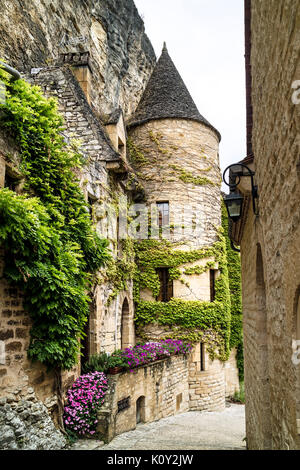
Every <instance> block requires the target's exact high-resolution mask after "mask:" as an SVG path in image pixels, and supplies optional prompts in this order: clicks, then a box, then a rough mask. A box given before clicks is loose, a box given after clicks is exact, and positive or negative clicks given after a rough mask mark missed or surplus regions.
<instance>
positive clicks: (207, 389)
mask: <svg viewBox="0 0 300 470" xmlns="http://www.w3.org/2000/svg"><path fill="white" fill-rule="evenodd" d="M200 348H201V346H200V344H198V345H197V346H195V348H194V349H193V351H192V354H191V356H190V362H189V379H188V380H189V407H190V410H191V411H222V410H223V409H224V408H225V373H224V363H222V362H220V361H219V360H218V359H215V360H214V361H212V360H211V359H210V358H209V357H208V354H207V351H206V350H204V358H203V359H202V366H203V367H201V360H200V357H201V350H200ZM202 368H203V369H204V370H201V369H202Z"/></svg>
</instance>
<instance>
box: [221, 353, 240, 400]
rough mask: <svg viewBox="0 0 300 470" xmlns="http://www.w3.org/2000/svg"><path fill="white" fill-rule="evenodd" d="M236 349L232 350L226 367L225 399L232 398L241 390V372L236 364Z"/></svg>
mask: <svg viewBox="0 0 300 470" xmlns="http://www.w3.org/2000/svg"><path fill="white" fill-rule="evenodd" d="M236 354H237V352H236V349H235V348H234V349H232V350H231V352H230V356H229V358H228V361H226V363H225V365H224V367H225V397H232V396H233V395H234V394H235V393H236V392H239V390H240V380H239V370H238V368H237V363H236Z"/></svg>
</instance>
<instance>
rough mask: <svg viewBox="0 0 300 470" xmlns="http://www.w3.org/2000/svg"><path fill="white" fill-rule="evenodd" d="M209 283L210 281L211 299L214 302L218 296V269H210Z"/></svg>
mask: <svg viewBox="0 0 300 470" xmlns="http://www.w3.org/2000/svg"><path fill="white" fill-rule="evenodd" d="M209 283H210V301H211V302H213V301H214V300H215V297H216V270H215V269H210V271H209Z"/></svg>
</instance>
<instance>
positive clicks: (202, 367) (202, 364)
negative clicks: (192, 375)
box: [200, 343, 205, 371]
mask: <svg viewBox="0 0 300 470" xmlns="http://www.w3.org/2000/svg"><path fill="white" fill-rule="evenodd" d="M200 370H201V371H204V370H205V347H204V343H200Z"/></svg>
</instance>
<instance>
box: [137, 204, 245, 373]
mask: <svg viewBox="0 0 300 470" xmlns="http://www.w3.org/2000/svg"><path fill="white" fill-rule="evenodd" d="M227 233H228V220H227V215H226V209H225V212H224V205H223V203H222V228H220V229H219V230H218V237H219V240H218V241H217V242H215V243H214V244H213V245H212V246H210V247H205V248H200V249H196V250H191V251H185V250H180V249H178V248H180V247H178V244H174V243H171V242H170V241H168V240H164V239H162V240H143V241H137V242H135V251H136V263H137V269H136V271H135V277H134V299H135V302H136V313H135V322H136V326H137V331H138V335H139V336H140V337H141V338H143V339H145V340H147V339H149V338H148V337H147V334H146V333H145V326H146V325H149V324H156V325H161V326H167V328H168V332H167V333H166V337H172V338H178V339H182V340H187V341H189V342H191V343H196V342H199V341H200V340H201V341H203V342H205V343H206V344H207V350H208V352H209V354H210V357H211V358H212V359H213V358H214V357H217V358H219V359H220V360H227V359H228V357H229V353H230V350H231V349H232V348H234V347H235V348H237V362H238V368H239V372H240V378H241V379H242V378H243V343H242V313H241V276H240V260H239V255H238V253H236V252H234V251H233V250H232V249H231V246H230V241H229V238H228V235H227ZM207 258H213V260H209V261H207V262H206V263H205V264H204V265H197V266H192V267H185V268H181V269H180V266H181V265H183V264H185V263H191V262H194V261H198V260H201V259H207ZM216 263H218V269H219V273H220V274H219V277H218V278H217V279H216V281H215V291H216V293H215V300H214V301H213V302H205V301H196V300H194V301H186V300H182V299H176V298H172V299H171V300H170V301H169V302H157V301H145V300H141V298H140V291H141V290H142V289H149V291H150V292H151V293H152V295H153V297H154V298H155V297H156V296H157V295H158V293H159V289H160V282H159V277H158V274H157V272H156V268H159V267H168V268H169V276H170V279H173V280H175V279H177V280H181V281H182V279H181V276H182V274H184V275H193V274H198V275H200V274H202V273H204V272H205V271H207V270H209V269H211V268H213V267H214V266H215V265H216ZM185 284H186V285H187V287H189V284H188V283H185Z"/></svg>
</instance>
